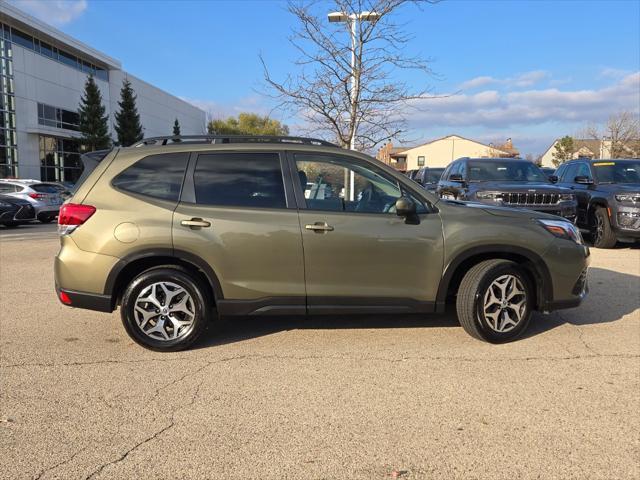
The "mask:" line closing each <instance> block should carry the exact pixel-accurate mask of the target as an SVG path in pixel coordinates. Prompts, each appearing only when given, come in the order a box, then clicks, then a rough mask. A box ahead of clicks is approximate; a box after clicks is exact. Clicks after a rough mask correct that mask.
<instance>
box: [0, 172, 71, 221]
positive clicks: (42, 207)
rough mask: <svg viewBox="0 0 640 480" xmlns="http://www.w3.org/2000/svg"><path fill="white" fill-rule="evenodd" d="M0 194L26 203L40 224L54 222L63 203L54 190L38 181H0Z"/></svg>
mask: <svg viewBox="0 0 640 480" xmlns="http://www.w3.org/2000/svg"><path fill="white" fill-rule="evenodd" d="M0 193H1V194H4V195H10V196H12V197H15V198H21V199H23V200H26V201H28V202H29V203H30V204H31V206H33V208H34V209H35V211H36V218H37V219H38V220H39V221H40V222H42V223H50V222H52V221H53V220H55V218H56V217H57V216H58V211H59V210H60V205H61V204H62V201H63V200H62V197H61V196H60V194H59V193H58V190H57V189H56V188H54V187H52V186H51V185H47V184H43V183H42V182H40V181H39V180H16V179H0Z"/></svg>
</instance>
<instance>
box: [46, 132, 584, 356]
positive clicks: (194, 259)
mask: <svg viewBox="0 0 640 480" xmlns="http://www.w3.org/2000/svg"><path fill="white" fill-rule="evenodd" d="M84 161H85V171H84V173H83V176H82V178H81V180H80V182H79V185H78V186H77V188H76V190H75V192H74V195H73V197H71V198H70V199H69V200H67V202H66V203H65V204H64V205H63V206H62V208H61V210H60V215H59V231H60V239H61V244H62V246H61V249H60V251H59V253H58V255H57V257H56V259H55V279H56V290H57V294H58V298H59V299H60V301H62V303H64V304H66V305H69V306H72V307H78V308H87V309H91V310H99V311H102V312H112V311H113V310H114V309H116V308H117V307H118V306H119V307H120V311H121V316H122V321H123V323H124V327H125V329H126V330H127V332H128V334H129V335H130V336H131V338H133V340H135V341H136V342H138V343H139V344H141V345H143V346H145V347H147V348H151V349H154V350H179V349H184V348H187V347H189V346H190V345H192V344H193V342H195V341H196V339H197V338H198V337H199V336H200V335H201V334H202V333H203V331H204V330H205V329H206V328H207V325H208V324H209V323H210V322H217V321H218V318H219V317H220V316H232V315H306V314H309V315H315V314H334V315H335V314H339V315H342V314H352V313H369V314H376V313H384V314H394V313H398V314H408V313H432V312H443V311H444V310H445V307H446V305H447V303H449V302H450V303H455V305H456V309H457V314H458V318H459V320H460V323H461V324H462V326H463V328H464V329H465V330H466V331H467V332H468V333H469V334H471V335H472V336H474V337H476V338H479V339H482V340H486V341H489V342H495V343H498V342H505V341H509V340H512V339H514V338H516V337H518V336H519V335H520V334H522V332H523V331H524V330H525V329H526V328H527V324H528V323H529V319H530V317H531V313H532V311H534V310H539V311H542V312H549V311H551V310H553V309H558V308H569V307H575V306H577V305H578V304H579V303H580V301H581V300H582V298H583V297H584V296H585V294H586V292H587V278H586V274H587V266H588V263H589V249H588V248H587V247H586V246H585V245H584V244H583V242H582V238H581V236H580V233H579V232H578V231H577V230H576V228H575V227H574V226H573V225H572V224H571V223H570V222H567V221H565V220H564V219H562V218H560V217H556V216H552V215H548V214H544V213H539V212H534V211H527V210H516V209H510V208H504V207H497V206H489V205H485V204H474V203H468V202H461V201H455V200H443V199H439V198H437V197H436V196H434V195H433V194H431V193H430V192H428V191H426V190H424V189H423V188H421V187H420V186H419V185H417V184H416V183H414V182H412V181H411V180H409V179H408V178H406V177H405V176H403V175H402V174H400V173H399V172H396V171H395V170H393V169H392V168H390V167H388V166H386V165H384V164H382V163H380V162H378V161H377V160H374V159H373V158H371V157H369V156H367V155H363V154H360V153H356V152H352V151H346V150H343V149H340V148H338V147H337V146H335V145H333V144H330V143H327V142H324V141H321V140H314V139H305V138H297V137H221V136H207V137H166V138H155V139H148V140H144V141H142V142H140V143H139V144H138V145H136V146H133V147H129V148H119V149H114V150H112V151H110V152H108V153H106V155H103V158H100V155H99V154H97V153H94V154H92V155H90V156H87V157H85V158H84Z"/></svg>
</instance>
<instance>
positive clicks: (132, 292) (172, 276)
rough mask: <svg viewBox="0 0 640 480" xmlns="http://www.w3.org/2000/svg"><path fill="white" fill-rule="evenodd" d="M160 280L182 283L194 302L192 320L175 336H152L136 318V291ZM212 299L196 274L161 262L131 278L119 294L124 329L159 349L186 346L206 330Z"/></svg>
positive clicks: (143, 344) (149, 345) (144, 342)
mask: <svg viewBox="0 0 640 480" xmlns="http://www.w3.org/2000/svg"><path fill="white" fill-rule="evenodd" d="M159 282H170V283H172V284H176V285H178V286H180V287H182V288H183V289H184V290H185V291H186V292H187V293H188V294H189V295H190V296H191V299H192V302H193V305H192V306H193V312H194V319H193V322H192V324H191V326H190V327H189V328H188V330H187V332H186V333H185V334H184V335H182V336H179V337H178V338H176V339H170V340H160V339H157V338H152V337H151V336H150V335H148V334H146V333H144V331H143V330H142V329H141V327H140V326H138V323H137V322H136V318H135V304H136V300H137V299H138V295H140V293H142V292H143V290H144V289H146V288H147V287H149V286H151V285H152V284H154V283H159ZM213 303H214V302H213V299H212V298H210V295H209V294H208V289H207V288H206V287H205V285H203V283H202V281H201V280H200V279H199V278H196V277H195V276H193V275H192V274H191V273H189V271H187V270H185V269H182V268H180V267H173V266H164V267H158V268H153V269H150V270H146V271H144V272H142V273H141V274H140V275H138V276H137V277H135V278H134V279H133V280H132V281H131V283H130V284H129V285H128V286H127V288H126V290H125V291H124V294H123V296H122V302H121V307H120V316H121V318H122V323H123V325H124V328H125V330H126V331H127V333H128V334H129V336H130V337H131V338H132V339H133V340H134V341H135V342H136V343H138V344H139V345H142V346H143V347H145V348H148V349H150V350H155V351H158V352H175V351H179V350H184V349H187V348H189V347H190V346H191V345H193V343H194V342H195V341H196V340H198V338H199V337H200V336H201V335H202V333H203V332H204V331H205V330H206V328H207V324H208V323H209V321H210V319H211V318H212V315H213V311H214V309H213ZM152 309H153V308H152ZM158 317H159V316H158ZM156 318H157V317H156ZM167 325H169V324H167ZM178 332H180V329H179V330H178Z"/></svg>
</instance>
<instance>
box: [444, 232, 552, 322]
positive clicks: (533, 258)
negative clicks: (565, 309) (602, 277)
mask: <svg viewBox="0 0 640 480" xmlns="http://www.w3.org/2000/svg"><path fill="white" fill-rule="evenodd" d="M505 253H506V254H513V255H518V256H520V257H524V258H526V259H528V260H529V262H530V264H531V266H532V267H533V268H532V269H531V270H532V273H533V274H534V275H535V277H536V278H535V280H536V285H535V287H536V292H537V308H538V309H539V310H549V307H550V306H551V305H552V304H553V281H552V279H551V274H550V273H549V269H548V268H547V264H546V263H545V262H544V260H543V259H542V257H541V256H540V255H538V254H537V253H535V252H532V251H531V250H528V249H526V248H524V247H518V246H514V245H501V244H494V245H481V246H476V247H471V248H469V249H467V250H464V251H462V252H461V253H459V254H458V255H457V256H456V257H455V258H454V259H453V260H452V261H451V262H449V264H448V265H447V266H446V267H445V270H444V272H443V274H442V278H441V280H440V285H439V286H438V293H437V295H436V309H437V311H438V312H443V311H444V308H445V304H446V301H447V295H448V293H449V289H450V286H451V285H450V284H451V280H452V279H453V276H454V275H455V273H456V270H457V269H458V267H460V265H462V263H464V262H465V261H467V260H469V259H471V258H473V257H475V256H479V255H487V254H497V255H500V254H505ZM497 258H499V257H497Z"/></svg>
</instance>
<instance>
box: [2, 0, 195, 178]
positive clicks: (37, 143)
mask: <svg viewBox="0 0 640 480" xmlns="http://www.w3.org/2000/svg"><path fill="white" fill-rule="evenodd" d="M88 75H93V76H94V78H95V80H96V83H97V84H98V86H99V88H100V91H101V93H102V99H103V104H104V105H105V107H106V110H107V114H108V116H109V128H110V133H111V137H112V138H116V134H115V128H114V125H115V113H116V112H117V111H118V101H119V100H120V89H121V87H122V82H123V80H124V79H125V78H126V79H128V80H129V81H130V82H131V85H132V87H133V89H134V90H135V93H136V95H137V107H138V112H139V113H140V120H141V123H142V126H143V128H144V136H145V137H153V136H161V135H171V134H172V132H173V123H174V121H175V119H178V122H179V123H180V128H181V133H182V134H183V135H189V134H202V133H204V132H205V112H204V111H203V110H201V109H199V108H197V107H195V106H193V105H191V104H189V103H188V102H185V101H184V100H181V99H179V98H177V97H175V96H173V95H171V94H169V93H167V92H165V91H163V90H160V89H159V88H157V87H154V86H153V85H150V84H149V83H147V82H145V81H143V80H140V79H138V78H136V77H134V76H133V75H130V74H128V73H127V72H125V71H124V70H122V65H121V63H120V62H119V61H118V60H116V59H114V58H112V57H109V56H108V55H105V54H104V53H101V52H99V51H97V50H95V49H93V48H91V47H90V46H88V45H85V44H83V43H81V42H79V41H78V40H76V39H74V38H72V37H69V36H68V35H65V34H64V33H62V32H60V31H59V30H57V29H55V28H52V27H51V26H49V25H47V24H45V23H43V22H41V21H39V20H37V19H35V18H33V17H32V16H30V15H27V14H25V13H24V12H22V11H21V10H18V9H17V8H15V7H13V6H11V5H8V4H7V3H6V2H0V178H4V177H19V178H34V179H41V180H48V181H70V182H73V181H75V180H76V179H77V178H78V176H79V175H80V173H81V170H82V166H81V162H80V154H79V151H80V144H79V141H78V139H79V137H80V133H79V132H78V113H77V110H78V106H79V103H80V98H81V97H82V95H83V92H84V85H85V82H86V79H87V76H88Z"/></svg>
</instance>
